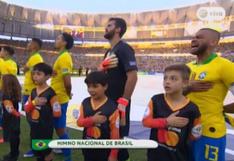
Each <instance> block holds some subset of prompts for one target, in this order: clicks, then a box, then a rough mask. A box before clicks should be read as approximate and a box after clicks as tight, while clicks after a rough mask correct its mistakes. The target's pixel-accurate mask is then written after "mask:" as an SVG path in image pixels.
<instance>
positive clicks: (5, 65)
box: [0, 58, 17, 88]
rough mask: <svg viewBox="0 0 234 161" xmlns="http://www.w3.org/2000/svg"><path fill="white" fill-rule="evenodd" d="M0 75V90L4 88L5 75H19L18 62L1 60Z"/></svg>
mask: <svg viewBox="0 0 234 161" xmlns="http://www.w3.org/2000/svg"><path fill="white" fill-rule="evenodd" d="M0 73H1V80H0V88H2V76H3V75H5V74H13V75H17V65H16V62H15V61H14V60H12V59H10V58H9V59H5V60H4V59H1V60H0Z"/></svg>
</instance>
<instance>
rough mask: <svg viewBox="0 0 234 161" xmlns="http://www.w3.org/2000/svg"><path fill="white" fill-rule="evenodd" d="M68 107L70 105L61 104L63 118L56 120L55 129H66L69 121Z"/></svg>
mask: <svg viewBox="0 0 234 161" xmlns="http://www.w3.org/2000/svg"><path fill="white" fill-rule="evenodd" d="M67 106H68V103H64V104H61V112H62V114H61V116H60V117H59V118H54V128H55V129H58V128H66V121H67V116H66V114H67Z"/></svg>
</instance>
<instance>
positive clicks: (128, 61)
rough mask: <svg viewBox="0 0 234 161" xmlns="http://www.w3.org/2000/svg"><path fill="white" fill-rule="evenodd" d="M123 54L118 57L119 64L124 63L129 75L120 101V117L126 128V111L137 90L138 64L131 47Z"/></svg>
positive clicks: (127, 47) (124, 48)
mask: <svg viewBox="0 0 234 161" xmlns="http://www.w3.org/2000/svg"><path fill="white" fill-rule="evenodd" d="M120 52H121V54H119V55H117V57H118V59H119V63H122V64H123V66H124V70H125V72H126V75H127V80H126V84H125V87H124V93H123V95H122V97H120V98H119V99H118V101H117V102H118V109H119V111H120V113H121V116H120V123H121V126H125V124H126V117H125V111H126V107H127V106H128V104H129V100H130V99H131V96H132V93H133V91H134V89H135V86H136V82H137V63H136V58H135V54H134V50H133V49H132V48H131V47H129V46H125V47H123V48H122V49H121V51H120Z"/></svg>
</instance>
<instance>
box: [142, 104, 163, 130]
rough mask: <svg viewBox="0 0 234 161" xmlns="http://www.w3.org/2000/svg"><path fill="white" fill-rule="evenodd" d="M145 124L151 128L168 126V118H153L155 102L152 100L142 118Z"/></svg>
mask: <svg viewBox="0 0 234 161" xmlns="http://www.w3.org/2000/svg"><path fill="white" fill-rule="evenodd" d="M142 123H143V126H145V127H149V128H166V127H167V120H166V118H153V102H152V100H150V102H149V104H148V106H147V108H146V110H145V113H144V117H143V120H142Z"/></svg>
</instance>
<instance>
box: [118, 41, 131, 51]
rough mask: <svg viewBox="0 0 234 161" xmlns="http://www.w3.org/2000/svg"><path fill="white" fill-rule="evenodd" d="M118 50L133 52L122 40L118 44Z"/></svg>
mask: <svg viewBox="0 0 234 161" xmlns="http://www.w3.org/2000/svg"><path fill="white" fill-rule="evenodd" d="M118 48H119V49H120V50H130V51H132V52H134V49H133V48H132V47H131V46H130V45H129V44H128V43H127V42H125V41H123V40H121V41H120V42H119V45H118Z"/></svg>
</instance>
